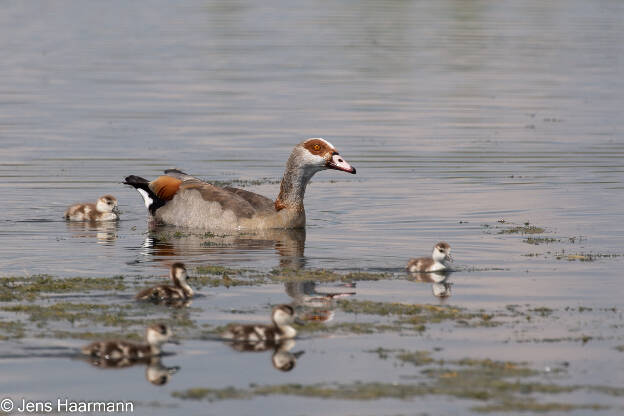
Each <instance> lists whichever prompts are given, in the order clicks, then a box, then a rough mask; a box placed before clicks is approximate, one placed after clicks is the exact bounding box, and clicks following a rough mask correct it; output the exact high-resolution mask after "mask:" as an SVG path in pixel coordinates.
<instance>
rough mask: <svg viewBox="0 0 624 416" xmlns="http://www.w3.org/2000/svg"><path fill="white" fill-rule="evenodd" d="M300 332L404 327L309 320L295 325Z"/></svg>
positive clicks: (370, 331) (368, 331)
mask: <svg viewBox="0 0 624 416" xmlns="http://www.w3.org/2000/svg"><path fill="white" fill-rule="evenodd" d="M295 327H296V328H297V331H299V332H300V333H315V332H326V333H342V334H354V335H361V334H377V333H382V332H401V331H402V330H403V329H404V328H403V326H402V325H399V324H379V323H372V322H340V323H336V324H331V325H327V324H325V323H323V322H309V323H306V324H305V325H295Z"/></svg>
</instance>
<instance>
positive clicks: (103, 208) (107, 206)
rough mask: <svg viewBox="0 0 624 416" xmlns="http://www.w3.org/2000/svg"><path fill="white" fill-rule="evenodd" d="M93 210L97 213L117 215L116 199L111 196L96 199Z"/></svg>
mask: <svg viewBox="0 0 624 416" xmlns="http://www.w3.org/2000/svg"><path fill="white" fill-rule="evenodd" d="M95 209H96V210H97V211H99V212H113V213H115V214H119V210H118V209H117V198H115V197H114V196H112V195H104V196H101V197H99V198H98V200H97V202H96V203H95Z"/></svg>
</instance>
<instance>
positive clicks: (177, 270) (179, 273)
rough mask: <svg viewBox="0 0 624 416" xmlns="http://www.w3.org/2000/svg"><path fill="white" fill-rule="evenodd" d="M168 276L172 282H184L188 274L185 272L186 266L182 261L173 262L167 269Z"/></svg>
mask: <svg viewBox="0 0 624 416" xmlns="http://www.w3.org/2000/svg"><path fill="white" fill-rule="evenodd" d="M169 276H170V277H171V280H173V281H174V282H175V281H176V280H177V281H178V282H180V283H186V280H187V279H188V275H187V274H186V266H185V265H184V264H183V263H173V264H172V265H171V269H170V270H169Z"/></svg>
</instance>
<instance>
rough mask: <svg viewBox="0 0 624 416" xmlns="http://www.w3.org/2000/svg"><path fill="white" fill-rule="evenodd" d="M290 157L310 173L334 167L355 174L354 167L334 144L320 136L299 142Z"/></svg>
mask: <svg viewBox="0 0 624 416" xmlns="http://www.w3.org/2000/svg"><path fill="white" fill-rule="evenodd" d="M291 157H292V158H294V159H296V162H297V164H298V165H299V166H301V167H302V168H303V169H304V170H306V171H308V172H310V173H316V172H319V171H321V170H325V169H335V170H341V171H343V172H347V173H352V174H355V168H354V167H353V166H351V165H350V164H349V163H348V162H347V161H346V160H345V159H344V158H343V157H342V156H340V153H338V150H336V148H335V147H334V145H333V144H331V143H330V142H328V141H327V140H325V139H322V138H312V139H308V140H305V141H303V142H301V143H299V144H298V145H297V146H296V147H295V149H294V150H293V153H292V155H291Z"/></svg>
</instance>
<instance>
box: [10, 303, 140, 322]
mask: <svg viewBox="0 0 624 416" xmlns="http://www.w3.org/2000/svg"><path fill="white" fill-rule="evenodd" d="M127 309H129V307H118V306H113V305H101V304H92V303H70V302H58V303H55V304H53V305H50V306H43V305H35V304H27V305H11V306H3V307H1V308H0V310H2V311H5V312H15V313H23V314H26V315H28V319H29V320H30V321H35V322H39V323H43V322H47V321H68V322H71V323H74V322H80V321H87V322H92V323H98V324H101V325H104V326H129V325H132V324H134V321H133V320H131V319H129V318H128V315H129V314H128V313H127V312H126V310H127Z"/></svg>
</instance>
